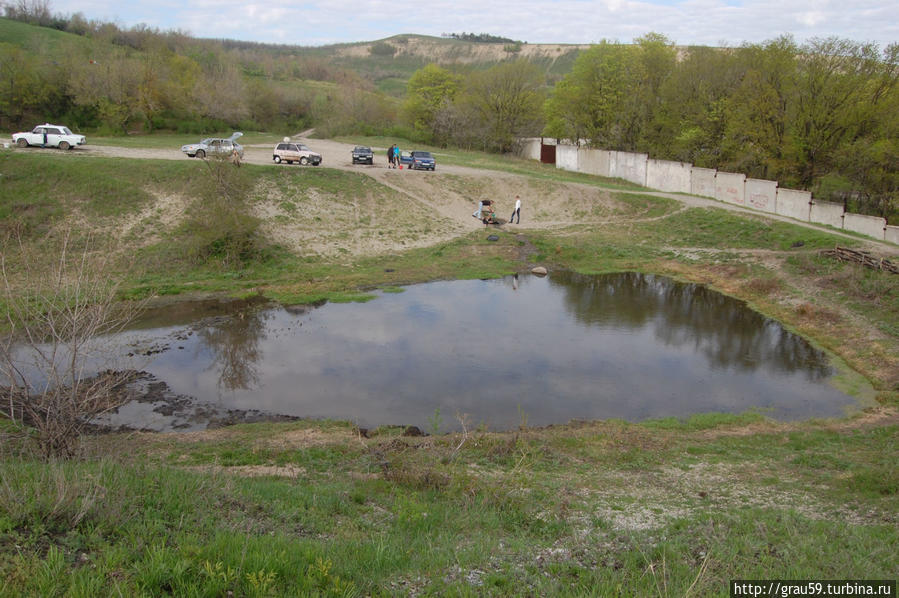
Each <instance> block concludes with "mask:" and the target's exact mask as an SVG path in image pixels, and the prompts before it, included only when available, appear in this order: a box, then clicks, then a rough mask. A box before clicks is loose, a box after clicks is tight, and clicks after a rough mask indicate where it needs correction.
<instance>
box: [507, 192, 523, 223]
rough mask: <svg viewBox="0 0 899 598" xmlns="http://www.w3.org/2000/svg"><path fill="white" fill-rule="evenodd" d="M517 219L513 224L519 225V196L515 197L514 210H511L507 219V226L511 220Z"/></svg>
mask: <svg viewBox="0 0 899 598" xmlns="http://www.w3.org/2000/svg"><path fill="white" fill-rule="evenodd" d="M513 218H518V220H517V222H515V224H521V198H520V197H519V196H517V195H516V196H515V209H514V210H512V215H511V216H510V217H509V224H512V219H513Z"/></svg>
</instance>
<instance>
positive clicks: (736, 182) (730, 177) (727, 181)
mask: <svg viewBox="0 0 899 598" xmlns="http://www.w3.org/2000/svg"><path fill="white" fill-rule="evenodd" d="M745 193H746V175H745V174H737V173H735V172H719V173H717V174H716V175H715V199H717V200H718V201H724V202H727V203H732V204H737V205H738V206H744V205H746V194H745Z"/></svg>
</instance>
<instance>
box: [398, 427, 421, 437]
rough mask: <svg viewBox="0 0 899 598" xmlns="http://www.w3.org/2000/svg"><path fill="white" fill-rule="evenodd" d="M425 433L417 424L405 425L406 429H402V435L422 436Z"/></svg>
mask: <svg viewBox="0 0 899 598" xmlns="http://www.w3.org/2000/svg"><path fill="white" fill-rule="evenodd" d="M424 435H425V433H424V432H422V431H421V428H419V427H418V426H406V429H405V430H403V436H424Z"/></svg>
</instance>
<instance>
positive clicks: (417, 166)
mask: <svg viewBox="0 0 899 598" xmlns="http://www.w3.org/2000/svg"><path fill="white" fill-rule="evenodd" d="M411 158H412V163H411V164H410V168H412V169H413V170H434V169H436V168H437V161H436V160H435V159H434V156H432V155H431V152H412V155H411Z"/></svg>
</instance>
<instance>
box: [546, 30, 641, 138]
mask: <svg viewBox="0 0 899 598" xmlns="http://www.w3.org/2000/svg"><path fill="white" fill-rule="evenodd" d="M642 79H643V66H642V64H641V63H640V61H639V56H638V54H637V52H635V51H634V49H633V48H630V47H627V46H623V45H621V44H617V43H611V42H607V41H602V42H600V43H599V44H598V45H595V46H593V47H592V48H590V49H589V50H587V51H586V52H584V53H582V54H581V55H580V56H578V58H577V60H575V63H574V66H573V68H572V71H571V73H569V74H568V75H567V76H566V77H565V78H564V79H563V80H562V81H560V82H559V83H558V84H557V85H556V88H555V89H554V90H553V92H552V94H551V96H550V98H549V99H548V100H547V102H546V105H545V108H544V109H545V112H546V121H547V125H546V128H545V129H544V131H545V134H547V135H550V136H552V137H560V138H568V139H581V138H587V139H589V140H590V143H591V144H593V145H595V146H597V147H605V148H609V149H622V150H630V149H634V147H633V135H632V130H633V127H632V122H631V121H630V120H629V119H630V118H631V117H633V115H634V112H633V110H632V109H631V108H630V105H631V104H632V103H633V101H634V91H635V90H636V89H638V88H639V85H640V82H641V80H642Z"/></svg>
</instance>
